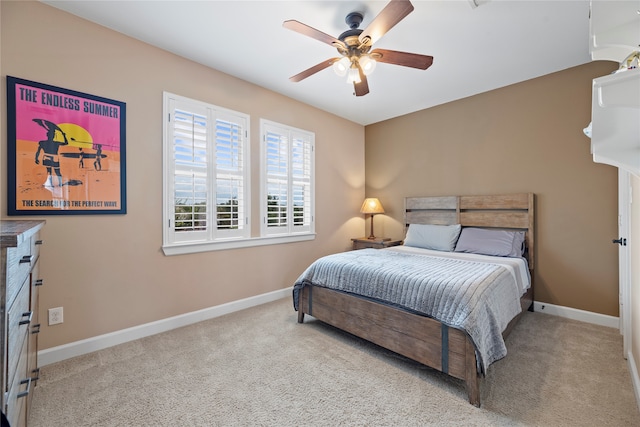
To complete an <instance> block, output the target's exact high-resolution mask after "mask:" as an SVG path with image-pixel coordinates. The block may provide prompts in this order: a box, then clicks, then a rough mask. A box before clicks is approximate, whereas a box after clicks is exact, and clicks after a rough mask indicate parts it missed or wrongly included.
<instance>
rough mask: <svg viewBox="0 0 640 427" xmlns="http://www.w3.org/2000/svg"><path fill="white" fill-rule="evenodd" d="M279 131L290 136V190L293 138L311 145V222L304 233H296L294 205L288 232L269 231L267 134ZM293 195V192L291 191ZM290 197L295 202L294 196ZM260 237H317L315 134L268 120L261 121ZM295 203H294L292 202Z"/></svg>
mask: <svg viewBox="0 0 640 427" xmlns="http://www.w3.org/2000/svg"><path fill="white" fill-rule="evenodd" d="M273 129H278V130H280V131H283V132H284V133H287V134H288V147H287V148H288V160H287V161H288V168H289V169H288V171H287V182H288V188H289V190H291V189H292V181H293V177H292V172H291V170H290V168H291V165H292V159H291V158H290V155H291V152H292V139H293V138H292V136H293V135H304V136H305V137H306V138H308V139H309V143H310V162H311V167H310V169H311V170H310V172H309V178H308V179H309V189H310V192H311V197H310V203H309V210H310V220H309V225H308V226H305V227H304V230H302V231H296V229H295V226H294V222H293V221H294V215H293V204H291V206H289V207H288V215H290V217H289V219H288V221H289V223H288V225H287V231H286V232H274V231H271V230H269V227H268V225H267V218H268V206H267V202H266V198H267V194H268V191H267V183H268V171H267V152H266V151H267V132H268V131H269V130H273ZM291 193H292V191H291ZM288 196H289V197H290V198H291V200H292V201H293V194H289V193H288ZM259 200H260V235H261V236H263V237H274V238H275V237H286V236H306V235H315V133H314V132H311V131H308V130H304V129H299V128H296V127H293V126H288V125H284V124H282V123H277V122H274V121H271V120H267V119H262V118H261V119H260V198H259ZM292 203H293V202H292Z"/></svg>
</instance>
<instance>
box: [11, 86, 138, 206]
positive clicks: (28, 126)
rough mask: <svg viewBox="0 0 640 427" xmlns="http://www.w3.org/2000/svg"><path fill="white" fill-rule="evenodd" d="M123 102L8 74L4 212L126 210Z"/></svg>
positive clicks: (124, 106) (124, 108)
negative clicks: (6, 198) (5, 196)
mask: <svg viewBox="0 0 640 427" xmlns="http://www.w3.org/2000/svg"><path fill="white" fill-rule="evenodd" d="M125 118H126V105H125V103H123V102H119V101H114V100H111V99H106V98H101V97H98V96H94V95H88V94H86V93H80V92H76V91H72V90H69V89H62V88H59V87H55V86H49V85H46V84H42V83H36V82H32V81H28V80H22V79H18V78H15V77H10V76H7V130H8V132H7V134H8V138H7V142H8V147H7V166H8V167H7V171H8V179H7V189H8V191H7V193H8V206H7V208H8V209H7V210H8V214H9V215H73V214H81V215H86V214H125V213H127V203H126V202H127V200H126V150H125V131H126V127H125V123H126V122H125Z"/></svg>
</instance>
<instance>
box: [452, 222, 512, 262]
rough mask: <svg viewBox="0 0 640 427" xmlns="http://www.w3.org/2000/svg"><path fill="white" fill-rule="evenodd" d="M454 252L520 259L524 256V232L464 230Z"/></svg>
mask: <svg viewBox="0 0 640 427" xmlns="http://www.w3.org/2000/svg"><path fill="white" fill-rule="evenodd" d="M455 251H456V252H467V253H472V254H481V255H492V256H505V257H521V256H522V255H523V254H524V231H506V230H488V229H485V228H471V227H468V228H464V229H462V232H461V233H460V238H459V239H458V243H457V244H456V249H455Z"/></svg>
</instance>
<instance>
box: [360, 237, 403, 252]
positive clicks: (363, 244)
mask: <svg viewBox="0 0 640 427" xmlns="http://www.w3.org/2000/svg"><path fill="white" fill-rule="evenodd" d="M351 241H352V242H353V249H365V248H374V249H382V248H388V247H391V246H398V245H401V244H402V240H391V239H389V238H388V237H387V238H385V237H376V238H375V239H368V238H366V237H358V238H357V239H351Z"/></svg>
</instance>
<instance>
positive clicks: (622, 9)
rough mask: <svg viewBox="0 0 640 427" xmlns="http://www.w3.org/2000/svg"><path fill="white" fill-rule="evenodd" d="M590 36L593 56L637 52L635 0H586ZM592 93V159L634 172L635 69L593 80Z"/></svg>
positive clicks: (639, 162)
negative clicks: (588, 11)
mask: <svg viewBox="0 0 640 427" xmlns="http://www.w3.org/2000/svg"><path fill="white" fill-rule="evenodd" d="M590 39H591V40H590V50H591V57H592V59H594V60H610V61H616V62H622V61H624V60H625V59H626V58H628V57H629V55H631V54H632V53H634V52H637V51H638V50H639V49H640V0H633V1H602V0H599V1H592V2H591V17H590ZM625 64H626V61H625ZM592 96H593V99H592V104H591V135H590V136H591V154H592V155H593V161H594V162H597V163H606V164H609V165H612V166H616V167H618V168H621V169H625V170H628V171H629V172H631V173H633V174H635V175H637V176H640V68H632V69H625V70H622V71H618V72H616V73H615V74H610V75H608V76H603V77H599V78H597V79H594V80H593V93H592Z"/></svg>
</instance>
